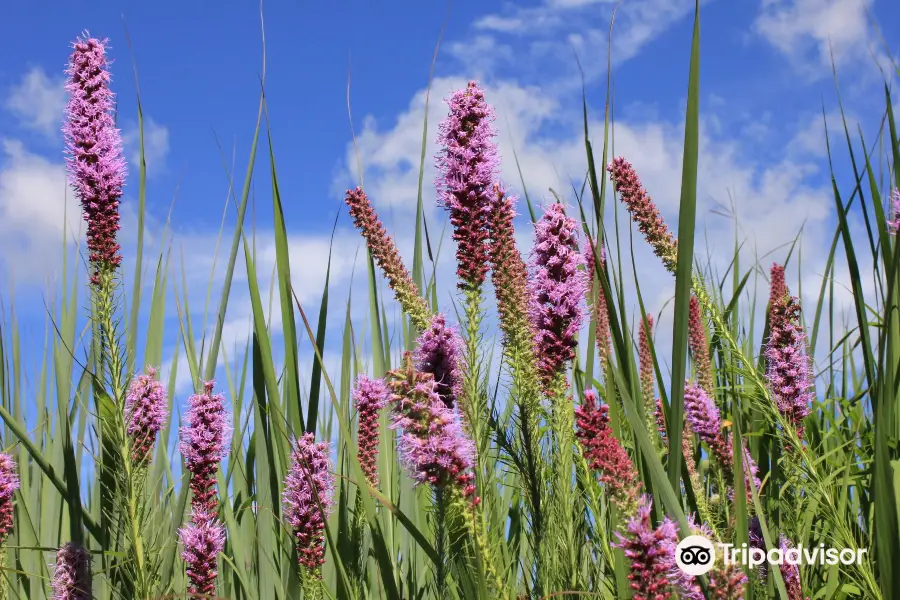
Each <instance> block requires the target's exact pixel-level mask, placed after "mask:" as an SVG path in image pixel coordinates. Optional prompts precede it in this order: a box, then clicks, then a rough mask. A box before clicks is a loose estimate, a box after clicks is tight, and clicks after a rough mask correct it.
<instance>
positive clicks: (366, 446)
mask: <svg viewBox="0 0 900 600" xmlns="http://www.w3.org/2000/svg"><path fill="white" fill-rule="evenodd" d="M389 397H390V391H389V390H388V388H387V385H385V383H384V381H383V380H381V379H369V378H368V377H367V376H366V375H360V376H359V377H358V378H357V380H356V388H355V389H354V390H353V400H354V402H355V403H356V413H357V420H358V426H357V430H356V455H357V456H358V457H359V464H360V466H361V467H362V470H363V474H364V475H365V476H366V479H367V480H368V481H369V483H371V484H372V485H374V486H377V485H378V466H377V463H378V438H379V429H378V427H379V426H378V415H379V413H380V412H381V409H382V408H384V406H385V404H386V403H387V400H388V398H389Z"/></svg>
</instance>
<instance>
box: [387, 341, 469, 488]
mask: <svg viewBox="0 0 900 600" xmlns="http://www.w3.org/2000/svg"><path fill="white" fill-rule="evenodd" d="M388 375H389V377H390V384H389V385H390V387H391V390H392V392H393V394H392V397H391V401H392V403H393V405H394V418H393V423H392V424H391V429H400V430H402V433H401V434H400V439H399V440H398V442H397V451H398V453H399V454H400V459H401V461H402V462H403V463H404V465H405V466H406V468H407V469H408V470H409V471H410V475H411V477H412V478H413V479H415V480H416V481H417V482H418V483H428V484H431V485H433V486H435V487H438V488H444V487H447V486H449V485H452V486H454V487H455V488H456V489H458V490H459V491H460V492H461V494H462V496H463V497H465V498H469V499H471V501H472V502H473V503H475V504H477V503H478V502H479V500H478V499H477V498H476V497H475V486H474V484H473V481H474V476H473V475H472V473H471V470H472V466H473V465H474V461H475V444H474V443H473V442H472V440H470V439H469V438H468V437H467V436H466V434H465V432H464V431H463V428H462V425H461V424H460V422H459V419H458V418H457V416H456V414H455V413H454V412H453V411H452V410H451V409H449V408H447V406H446V405H445V404H444V403H443V401H442V400H441V398H440V396H438V394H437V391H436V389H435V383H434V377H433V376H432V375H431V374H430V373H419V372H416V370H415V367H414V366H413V362H412V357H411V356H410V354H409V353H408V352H407V353H406V355H405V356H404V368H401V369H396V370H394V371H391V372H390V373H389V374H388Z"/></svg>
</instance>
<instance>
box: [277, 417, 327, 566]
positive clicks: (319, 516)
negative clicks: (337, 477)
mask: <svg viewBox="0 0 900 600" xmlns="http://www.w3.org/2000/svg"><path fill="white" fill-rule="evenodd" d="M330 452H331V449H330V447H329V445H328V442H318V443H316V441H315V438H314V437H313V434H311V433H306V434H304V435H303V437H301V438H299V439H298V440H297V441H296V443H295V445H294V451H293V452H292V453H291V466H290V471H288V474H287V476H286V477H285V480H284V492H283V495H282V500H283V502H284V520H285V522H286V523H287V524H288V525H290V526H291V528H292V529H293V530H294V541H295V542H296V544H297V553H298V555H299V558H298V560H299V562H300V564H301V565H303V566H304V567H306V568H307V569H309V570H310V571H313V572H315V571H317V570H318V569H319V568H320V567H321V566H322V565H323V564H325V524H326V522H327V521H328V516H329V515H330V514H331V510H332V508H333V506H334V475H332V473H331V464H330V462H329V454H330Z"/></svg>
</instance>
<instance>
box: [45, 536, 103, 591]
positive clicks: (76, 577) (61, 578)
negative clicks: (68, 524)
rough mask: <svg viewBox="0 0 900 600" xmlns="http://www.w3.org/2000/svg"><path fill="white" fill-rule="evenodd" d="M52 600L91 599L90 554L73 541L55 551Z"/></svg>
mask: <svg viewBox="0 0 900 600" xmlns="http://www.w3.org/2000/svg"><path fill="white" fill-rule="evenodd" d="M51 587H52V588H53V600H92V599H93V597H94V595H93V593H92V584H91V555H90V554H89V553H88V551H87V550H85V549H84V548H82V547H81V546H79V545H78V544H76V543H74V542H69V543H67V544H66V545H64V546H63V547H62V548H60V549H59V551H58V552H57V553H56V569H55V570H54V572H53V582H52V584H51Z"/></svg>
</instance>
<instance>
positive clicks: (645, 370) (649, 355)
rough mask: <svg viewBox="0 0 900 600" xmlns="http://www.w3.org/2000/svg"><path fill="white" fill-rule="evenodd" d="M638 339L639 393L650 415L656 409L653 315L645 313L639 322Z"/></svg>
mask: <svg viewBox="0 0 900 600" xmlns="http://www.w3.org/2000/svg"><path fill="white" fill-rule="evenodd" d="M639 329H640V331H639V334H638V335H639V339H638V365H639V371H640V380H641V392H643V394H644V402H645V404H646V408H647V414H648V415H649V414H651V413H652V412H653V411H654V410H655V408H656V402H655V399H654V396H655V394H654V393H653V391H654V379H655V377H654V368H653V352H652V351H651V349H650V340H651V339H652V338H653V315H651V314H650V313H647V315H646V316H645V317H644V319H642V320H641V326H640V328H639Z"/></svg>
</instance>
